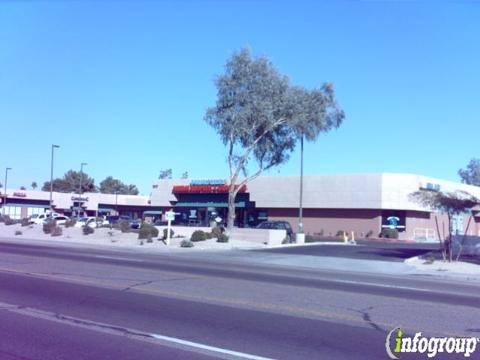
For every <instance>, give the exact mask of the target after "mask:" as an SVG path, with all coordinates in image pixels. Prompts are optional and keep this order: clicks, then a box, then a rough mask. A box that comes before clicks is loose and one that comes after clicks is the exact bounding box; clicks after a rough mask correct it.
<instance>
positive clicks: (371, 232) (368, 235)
mask: <svg viewBox="0 0 480 360" xmlns="http://www.w3.org/2000/svg"><path fill="white" fill-rule="evenodd" d="M372 235H373V230H368V232H367V233H366V234H365V237H367V238H369V237H371V236H372Z"/></svg>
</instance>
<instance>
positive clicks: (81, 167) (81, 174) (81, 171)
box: [78, 163, 87, 195]
mask: <svg viewBox="0 0 480 360" xmlns="http://www.w3.org/2000/svg"><path fill="white" fill-rule="evenodd" d="M84 165H87V163H81V164H80V189H79V190H78V195H82V193H83V191H82V178H83V166H84Z"/></svg>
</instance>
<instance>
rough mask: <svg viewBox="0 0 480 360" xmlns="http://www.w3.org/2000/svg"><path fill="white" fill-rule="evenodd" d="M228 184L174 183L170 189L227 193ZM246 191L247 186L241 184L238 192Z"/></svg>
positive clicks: (183, 192)
mask: <svg viewBox="0 0 480 360" xmlns="http://www.w3.org/2000/svg"><path fill="white" fill-rule="evenodd" d="M228 190H229V186H228V185H175V186H174V187H173V189H172V193H173V194H227V193H228ZM246 191H247V186H246V185H243V186H242V187H241V188H240V190H239V191H238V192H239V193H244V192H246Z"/></svg>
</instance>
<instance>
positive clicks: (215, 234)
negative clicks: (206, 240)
mask: <svg viewBox="0 0 480 360" xmlns="http://www.w3.org/2000/svg"><path fill="white" fill-rule="evenodd" d="M224 232H225V228H224V227H223V226H215V227H214V228H213V229H212V235H213V237H216V238H217V239H218V237H219V236H220V235H221V234H223V233H224Z"/></svg>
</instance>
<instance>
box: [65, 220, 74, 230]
mask: <svg viewBox="0 0 480 360" xmlns="http://www.w3.org/2000/svg"><path fill="white" fill-rule="evenodd" d="M76 223H77V220H75V219H68V220H67V221H65V227H66V228H68V227H74V226H75V224H76Z"/></svg>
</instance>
